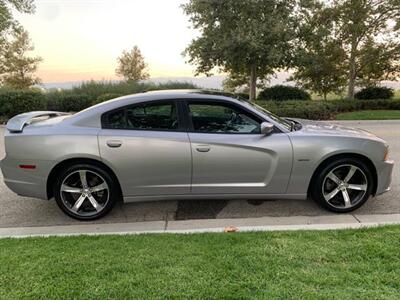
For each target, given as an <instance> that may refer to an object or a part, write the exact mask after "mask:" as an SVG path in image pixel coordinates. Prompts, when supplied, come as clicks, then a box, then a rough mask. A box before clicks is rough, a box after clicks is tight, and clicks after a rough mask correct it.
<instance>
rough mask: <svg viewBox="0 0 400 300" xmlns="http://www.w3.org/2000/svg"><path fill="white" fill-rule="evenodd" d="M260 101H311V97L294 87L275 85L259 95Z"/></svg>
mask: <svg viewBox="0 0 400 300" xmlns="http://www.w3.org/2000/svg"><path fill="white" fill-rule="evenodd" d="M258 99H260V100H275V101H283V100H311V96H310V94H309V93H307V92H306V91H304V90H302V89H299V88H297V87H294V86H285V85H275V86H273V87H269V88H266V89H264V90H263V91H261V92H260V94H259V95H258Z"/></svg>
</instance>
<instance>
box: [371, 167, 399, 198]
mask: <svg viewBox="0 0 400 300" xmlns="http://www.w3.org/2000/svg"><path fill="white" fill-rule="evenodd" d="M376 167H377V168H376V169H377V177H378V185H377V187H376V193H375V195H376V196H378V195H381V194H383V193H385V192H388V191H390V184H391V183H392V172H393V167H394V161H392V160H387V161H383V162H382V163H380V164H379V165H378V166H376Z"/></svg>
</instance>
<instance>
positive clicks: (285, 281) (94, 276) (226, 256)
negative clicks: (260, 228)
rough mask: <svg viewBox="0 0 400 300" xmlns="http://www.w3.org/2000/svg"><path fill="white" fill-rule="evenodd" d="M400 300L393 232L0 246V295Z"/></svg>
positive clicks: (61, 240) (65, 240) (399, 249)
mask: <svg viewBox="0 0 400 300" xmlns="http://www.w3.org/2000/svg"><path fill="white" fill-rule="evenodd" d="M17 298H18V299H20V298H31V299H39V298H40V299H54V298H57V299H67V298H79V299H109V298H112V299H128V298H129V299H182V298H185V299H249V298H256V299H271V298H275V299H276V298H279V299H289V298H290V299H356V298H357V299H378V298H379V299H399V298H400V226H389V227H380V228H373V229H362V230H341V231H298V232H259V233H231V234H190V235H189V234H188V235H172V234H164V235H159V234H158V235H156V234H154V235H138V236H91V237H90V236H81V237H51V238H27V239H1V240H0V299H17Z"/></svg>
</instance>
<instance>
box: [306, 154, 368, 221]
mask: <svg viewBox="0 0 400 300" xmlns="http://www.w3.org/2000/svg"><path fill="white" fill-rule="evenodd" d="M347 166H348V168H349V169H350V168H351V166H354V167H356V168H358V169H359V170H357V171H356V173H354V174H355V175H353V177H354V176H358V178H354V179H351V180H356V179H359V180H360V181H363V180H361V179H362V178H365V179H366V180H364V181H366V183H365V184H366V188H365V187H364V189H365V191H364V190H363V191H355V190H352V189H350V188H348V189H346V187H342V188H343V189H346V192H348V195H350V199H351V194H350V193H354V194H353V195H354V201H352V200H351V201H350V203H351V206H350V207H345V200H344V199H345V196H344V194H343V192H342V190H340V187H341V185H337V187H336V188H335V185H336V182H334V181H333V180H332V182H329V181H330V178H329V177H328V178H329V180H327V176H328V174H330V172H331V171H334V172H336V174H338V172H339V171H340V172H342V173H344V175H346V173H345V168H346V167H347ZM342 170H343V171H342ZM360 171H361V172H360ZM317 172H318V173H317V174H315V176H314V179H313V182H312V183H311V186H310V196H311V198H312V199H313V200H314V201H316V202H317V203H318V204H320V205H321V206H322V207H324V208H325V209H327V210H329V211H332V212H336V213H347V212H351V211H353V210H356V209H357V208H359V207H361V206H362V205H363V204H364V203H365V202H366V201H367V200H368V199H369V198H370V196H371V194H372V190H373V186H374V178H373V176H372V172H371V170H370V169H369V167H368V166H367V165H366V164H365V163H364V162H363V161H362V160H359V159H355V158H341V159H338V160H335V161H331V162H329V163H326V164H324V165H323V166H322V167H321V168H319V170H317ZM334 174H335V173H334ZM363 175H364V176H363ZM343 177H344V178H343ZM336 178H338V179H340V182H341V183H342V184H346V183H343V181H342V180H344V179H345V178H346V176H343V175H341V174H340V173H339V174H338V176H337V177H336ZM351 180H350V181H349V183H348V184H350V185H351ZM328 184H330V185H332V189H331V190H327V186H328ZM361 184H362V183H361ZM334 190H338V191H337V194H336V195H335V196H334V197H336V198H332V199H331V200H329V201H327V200H326V199H325V197H328V198H329V192H333V191H334ZM324 193H325V196H324ZM356 193H358V194H356ZM340 198H341V199H342V200H341V199H340ZM334 201H336V202H334ZM341 202H343V207H341V206H340V204H341Z"/></svg>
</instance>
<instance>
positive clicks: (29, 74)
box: [0, 28, 42, 89]
mask: <svg viewBox="0 0 400 300" xmlns="http://www.w3.org/2000/svg"><path fill="white" fill-rule="evenodd" d="M12 37H13V40H12V41H11V42H7V44H6V45H5V47H4V49H3V51H2V54H1V55H0V60H1V61H0V66H1V68H0V74H1V81H2V83H3V84H5V85H7V86H10V87H13V88H19V89H23V88H29V87H31V86H32V85H34V84H37V83H40V79H39V78H38V77H36V76H35V75H34V73H35V72H36V71H37V68H38V64H39V62H41V61H42V58H41V57H38V56H34V57H31V56H28V55H27V54H28V52H30V51H33V50H34V47H33V45H32V44H31V40H30V38H29V34H28V32H27V31H25V30H23V29H22V28H19V29H18V30H16V31H14V32H13V34H12Z"/></svg>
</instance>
